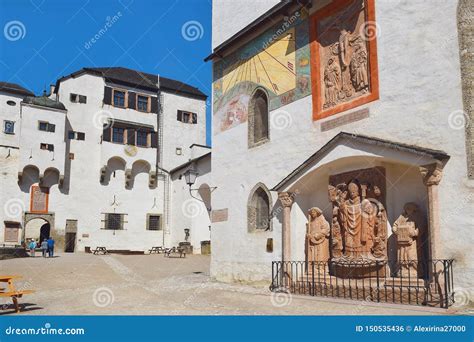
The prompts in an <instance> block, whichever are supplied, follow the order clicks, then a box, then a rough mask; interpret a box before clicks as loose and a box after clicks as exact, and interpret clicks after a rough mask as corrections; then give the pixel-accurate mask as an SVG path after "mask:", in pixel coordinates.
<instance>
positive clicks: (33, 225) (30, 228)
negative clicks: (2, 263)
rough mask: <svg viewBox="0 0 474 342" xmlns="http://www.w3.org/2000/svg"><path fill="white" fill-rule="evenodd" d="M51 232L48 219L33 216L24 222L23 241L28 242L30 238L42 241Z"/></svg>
mask: <svg viewBox="0 0 474 342" xmlns="http://www.w3.org/2000/svg"><path fill="white" fill-rule="evenodd" d="M50 232H51V225H50V223H49V222H48V221H46V220H45V219H43V218H40V217H38V218H33V219H31V220H29V221H28V222H26V225H25V241H26V242H28V241H30V240H31V239H34V240H36V241H39V243H41V241H43V240H44V239H47V238H49V234H50Z"/></svg>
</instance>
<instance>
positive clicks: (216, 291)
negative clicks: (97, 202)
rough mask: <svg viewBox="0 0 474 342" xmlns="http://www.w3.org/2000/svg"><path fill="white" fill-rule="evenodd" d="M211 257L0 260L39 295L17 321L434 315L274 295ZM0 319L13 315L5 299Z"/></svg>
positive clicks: (2, 269) (0, 268) (3, 269)
mask: <svg viewBox="0 0 474 342" xmlns="http://www.w3.org/2000/svg"><path fill="white" fill-rule="evenodd" d="M209 263H210V257H208V256H201V255H191V256H188V257H187V258H186V259H179V258H164V257H163V255H162V254H159V255H156V254H154V255H135V256H125V255H106V256H95V255H92V254H84V253H74V254H59V255H58V256H57V257H55V258H52V259H43V258H42V257H40V256H38V255H37V256H36V257H35V258H22V259H11V260H4V261H0V273H1V274H3V275H21V276H23V279H22V280H21V281H18V282H17V283H16V284H17V287H18V288H23V289H30V288H31V289H34V290H35V291H36V292H35V293H34V294H32V295H28V296H25V297H24V298H22V299H21V300H20V303H21V304H22V305H24V309H23V312H22V313H21V314H22V315H23V314H24V315H26V314H30V315H31V314H33V315H113V314H115V315H135V314H136V315H138V314H140V315H338V314H345V315H347V314H353V315H372V314H375V315H380V314H386V315H407V314H409V315H422V314H434V313H438V314H440V313H446V311H442V310H439V309H427V308H423V307H415V306H401V305H386V304H385V305H383V304H374V303H367V302H355V301H344V300H335V299H326V298H314V297H301V296H292V297H289V296H287V295H285V294H281V295H278V296H275V295H274V294H273V295H272V293H271V292H270V291H269V290H268V288H267V287H252V286H246V285H236V284H225V283H220V282H216V281H213V280H212V279H211V278H210V277H209ZM0 303H1V304H7V305H2V307H1V309H2V310H0V314H11V313H12V308H11V305H9V304H11V303H10V302H8V301H6V300H2V302H0Z"/></svg>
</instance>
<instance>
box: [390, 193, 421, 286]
mask: <svg viewBox="0 0 474 342" xmlns="http://www.w3.org/2000/svg"><path fill="white" fill-rule="evenodd" d="M420 225H421V219H420V215H419V208H418V205H417V204H416V203H413V202H409V203H406V204H405V206H404V207H403V214H401V215H400V216H399V217H398V218H397V220H396V221H395V223H394V224H393V227H392V230H393V233H394V234H395V235H396V237H397V250H398V262H399V263H400V268H401V272H402V274H401V275H402V276H404V277H406V276H408V275H410V276H414V277H416V276H417V264H418V262H417V260H418V255H417V238H418V236H419V235H420V233H421V232H420Z"/></svg>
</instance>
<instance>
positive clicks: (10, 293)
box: [0, 276, 35, 312]
mask: <svg viewBox="0 0 474 342" xmlns="http://www.w3.org/2000/svg"><path fill="white" fill-rule="evenodd" d="M20 278H21V276H0V283H6V285H7V288H1V289H0V297H10V298H11V299H12V301H13V306H14V307H15V312H20V305H19V303H18V298H21V297H23V295H25V294H30V293H33V292H35V291H34V290H17V289H16V288H15V285H13V279H20Z"/></svg>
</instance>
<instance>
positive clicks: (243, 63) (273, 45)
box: [214, 13, 310, 133]
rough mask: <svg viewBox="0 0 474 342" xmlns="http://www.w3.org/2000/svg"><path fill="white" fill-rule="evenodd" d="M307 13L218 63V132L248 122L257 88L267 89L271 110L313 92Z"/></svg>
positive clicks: (265, 34) (216, 83) (273, 29)
mask: <svg viewBox="0 0 474 342" xmlns="http://www.w3.org/2000/svg"><path fill="white" fill-rule="evenodd" d="M304 16H305V15H303V14H302V13H298V15H296V14H293V16H290V17H289V18H288V19H287V21H286V22H283V23H279V24H276V25H275V27H273V28H272V29H270V30H268V31H266V32H265V33H263V34H262V35H261V36H259V37H257V38H256V39H254V40H252V41H251V42H250V43H248V44H246V45H245V46H243V47H242V48H240V49H238V50H237V51H235V52H234V53H232V54H231V55H229V56H226V57H225V58H224V59H222V60H221V61H218V62H216V63H215V65H214V68H215V69H214V75H215V80H214V132H215V133H216V132H217V133H219V132H221V131H225V130H227V129H229V128H232V127H235V126H237V125H239V124H240V123H243V122H246V121H247V111H248V103H249V100H250V96H251V95H252V93H253V91H254V90H255V89H256V88H257V87H260V88H264V89H265V91H266V92H267V94H268V96H269V106H270V108H271V109H275V108H278V107H280V106H282V105H285V104H288V103H290V102H292V101H294V100H295V99H297V98H300V97H302V96H304V95H307V94H309V88H310V84H309V83H310V81H309V49H308V48H307V46H306V45H307V32H308V29H307V22H306V21H304V20H302V18H303V17H304ZM288 22H291V23H290V24H288ZM285 23H286V24H285ZM285 25H286V26H285ZM305 39H306V40H305ZM305 41H306V44H304V42H305Z"/></svg>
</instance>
